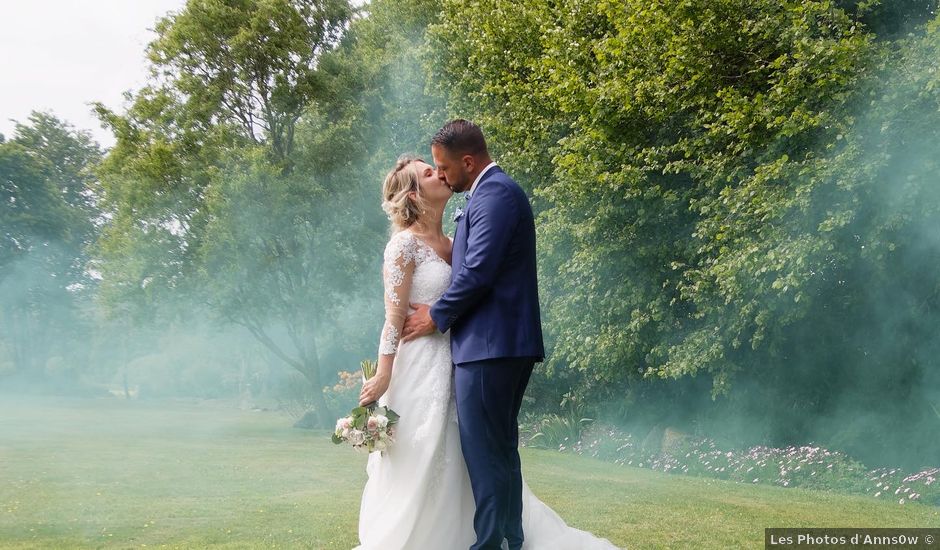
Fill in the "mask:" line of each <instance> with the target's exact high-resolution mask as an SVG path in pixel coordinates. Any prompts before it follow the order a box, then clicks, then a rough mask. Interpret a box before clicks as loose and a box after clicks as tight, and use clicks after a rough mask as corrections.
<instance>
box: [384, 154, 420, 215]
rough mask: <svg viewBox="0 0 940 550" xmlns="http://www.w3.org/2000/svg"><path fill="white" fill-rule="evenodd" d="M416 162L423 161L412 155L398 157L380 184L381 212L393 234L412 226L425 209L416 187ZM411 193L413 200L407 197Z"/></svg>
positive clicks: (418, 187) (417, 186) (418, 189)
mask: <svg viewBox="0 0 940 550" xmlns="http://www.w3.org/2000/svg"><path fill="white" fill-rule="evenodd" d="M416 162H424V159H421V158H419V157H416V156H413V155H402V156H400V157H398V161H397V162H396V163H395V167H394V168H392V170H391V171H389V173H388V175H387V176H385V182H384V183H383V184H382V210H384V211H385V213H386V214H388V219H389V221H391V222H392V232H393V233H397V232H399V231H401V230H403V229H407V228H409V227H411V226H412V225H414V224H415V222H417V221H418V216H420V215H421V214H423V213H424V211H425V209H426V208H425V206H426V205H425V201H424V198H423V197H422V196H421V187H420V186H419V185H418V168H417V167H416V166H415V163H416ZM412 191H413V192H414V193H415V198H411V197H409V196H408V194H409V193H411V192H412Z"/></svg>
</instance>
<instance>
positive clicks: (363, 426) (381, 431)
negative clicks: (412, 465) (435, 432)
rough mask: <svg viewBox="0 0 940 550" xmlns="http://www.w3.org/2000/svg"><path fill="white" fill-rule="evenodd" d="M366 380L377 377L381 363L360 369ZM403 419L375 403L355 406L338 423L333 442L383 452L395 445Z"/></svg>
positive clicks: (365, 365) (365, 364)
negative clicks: (395, 438)
mask: <svg viewBox="0 0 940 550" xmlns="http://www.w3.org/2000/svg"><path fill="white" fill-rule="evenodd" d="M359 367H360V368H361V369H362V376H363V379H364V380H368V379H370V378H372V377H373V376H375V371H376V369H377V368H378V364H377V363H376V362H375V361H369V360H365V361H363V362H362V363H361V364H360V366H359ZM399 418H400V417H399V416H398V414H396V413H395V411H393V410H392V409H389V408H388V407H379V406H378V403H377V402H375V401H373V402H372V403H369V404H368V405H366V406H365V407H356V408H354V409H353V410H352V411H350V413H349V416H344V417H343V418H340V419H338V420H337V421H336V431H335V432H333V437H332V440H333V443H335V444H337V445H339V444H341V443H349V444H350V445H352V446H353V448H354V449H356V450H357V451H358V450H361V449H367V450H368V452H370V453H371V452H372V451H384V450H385V449H387V448H388V446H389V445H390V444H391V443H392V442H393V438H394V436H395V424H397V423H398V419H399Z"/></svg>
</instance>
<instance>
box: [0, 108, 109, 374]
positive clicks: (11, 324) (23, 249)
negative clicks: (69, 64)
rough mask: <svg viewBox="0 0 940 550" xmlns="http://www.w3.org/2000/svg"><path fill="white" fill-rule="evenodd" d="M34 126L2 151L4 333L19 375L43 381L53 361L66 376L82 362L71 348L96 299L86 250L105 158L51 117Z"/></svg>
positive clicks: (0, 320)
mask: <svg viewBox="0 0 940 550" xmlns="http://www.w3.org/2000/svg"><path fill="white" fill-rule="evenodd" d="M29 121H30V123H31V124H29V125H24V124H19V123H18V124H17V125H16V130H15V133H14V136H13V139H12V140H11V141H6V142H3V143H0V228H2V230H3V235H2V241H0V331H2V332H0V333H2V334H3V335H4V340H6V344H7V345H6V347H8V348H9V349H10V353H11V355H12V361H11V364H12V366H13V371H14V373H19V374H22V375H24V376H27V377H33V378H42V377H43V375H44V374H43V370H42V369H45V368H46V367H47V362H48V361H49V360H50V359H51V358H52V357H54V356H59V357H60V359H59V360H58V362H59V363H62V364H67V365H68V368H69V369H76V368H77V367H78V365H76V364H75V363H77V362H79V361H80V360H81V356H80V354H78V352H77V351H76V349H75V348H74V346H76V344H77V342H79V341H80V340H81V333H82V332H83V331H84V330H85V329H86V328H87V327H85V319H84V318H83V317H84V311H83V310H82V308H85V307H87V304H86V302H87V300H88V297H89V296H91V295H92V293H93V291H94V280H93V277H92V276H91V274H90V273H89V272H88V270H87V265H86V264H87V261H88V256H87V252H86V250H85V247H86V246H87V245H88V244H89V243H90V242H91V241H92V240H93V239H94V237H95V233H96V225H95V221H96V219H97V218H98V217H99V216H100V213H99V212H98V211H97V209H96V205H95V180H94V177H93V173H92V170H93V168H94V167H95V166H96V165H97V163H98V162H100V157H101V152H100V150H99V149H98V146H97V144H96V143H94V142H93V141H92V140H91V138H90V136H89V135H88V134H87V133H86V132H78V131H75V130H74V128H72V127H71V126H70V125H69V124H67V123H65V122H63V121H60V120H59V119H57V118H56V117H54V116H53V115H51V114H47V113H39V112H33V113H31V115H30V117H29ZM63 357H67V360H65V359H62V358H63Z"/></svg>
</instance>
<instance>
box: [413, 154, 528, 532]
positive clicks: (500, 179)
mask: <svg viewBox="0 0 940 550" xmlns="http://www.w3.org/2000/svg"><path fill="white" fill-rule="evenodd" d="M452 265H453V269H452V271H451V284H450V287H449V288H448V289H447V291H446V292H444V294H443V295H442V296H441V298H440V299H439V300H438V301H437V302H436V303H435V304H434V306H433V307H432V308H431V312H430V313H431V318H432V319H433V320H434V322H435V324H437V327H438V329H439V330H440V331H441V332H446V331H447V330H448V329H449V330H450V338H451V349H452V355H453V361H454V364H455V371H454V386H455V391H456V396H457V414H458V419H459V426H460V442H461V446H462V448H463V454H464V458H465V460H466V462H467V469H468V471H469V473H470V483H471V486H472V488H473V498H474V501H475V502H476V513H475V514H474V518H473V526H474V530H475V531H476V535H477V541H476V543H475V544H474V545H473V546H471V550H488V549H496V548H499V547H500V544H501V543H502V541H503V539H504V538H505V539H507V541H508V542H509V547H510V548H511V549H514V548H519V547H521V546H522V541H523V532H522V473H521V467H520V463H519V450H518V447H519V426H518V422H517V418H518V415H519V408H520V406H521V405H522V396H523V394H524V393H525V388H526V385H527V384H528V381H529V376H530V375H531V373H532V368H533V365H534V363H535V362H537V361H542V360H543V359H544V358H545V349H544V345H543V342H542V324H541V319H540V314H539V301H538V282H537V272H536V258H535V222H534V219H533V215H532V208H531V206H530V205H529V199H528V198H527V197H526V194H525V192H524V191H523V190H522V188H521V187H519V185H518V184H517V183H516V182H515V181H513V180H512V178H510V177H509V176H507V175H506V174H505V173H504V172H503V171H502V170H500V168H499V167H498V166H497V167H491V168H490V169H489V170H487V171H486V172H485V173H484V174H483V176H482V177H481V178H480V180H479V182H478V183H477V186H476V187H475V188H474V191H473V196H472V197H471V198H470V199H469V201H468V203H467V206H466V211H465V212H464V213H463V215H462V216H461V217H460V218H459V219H458V220H457V230H456V233H455V234H454V246H453V252H452Z"/></svg>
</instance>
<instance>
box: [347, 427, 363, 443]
mask: <svg viewBox="0 0 940 550" xmlns="http://www.w3.org/2000/svg"><path fill="white" fill-rule="evenodd" d="M365 440H366V434H365V432H363V431H362V430H355V429H354V430H350V431H349V442H350V443H352V444H353V445H362V444H363V443H364V442H365Z"/></svg>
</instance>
